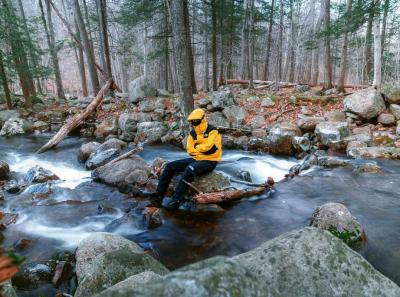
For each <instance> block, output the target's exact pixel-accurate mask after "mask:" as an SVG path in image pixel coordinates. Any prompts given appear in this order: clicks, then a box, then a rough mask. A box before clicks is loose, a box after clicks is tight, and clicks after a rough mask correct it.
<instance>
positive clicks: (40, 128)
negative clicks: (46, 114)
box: [32, 121, 49, 132]
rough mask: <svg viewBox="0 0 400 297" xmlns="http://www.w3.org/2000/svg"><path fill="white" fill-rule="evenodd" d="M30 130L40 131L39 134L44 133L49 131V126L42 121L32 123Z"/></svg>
mask: <svg viewBox="0 0 400 297" xmlns="http://www.w3.org/2000/svg"><path fill="white" fill-rule="evenodd" d="M32 129H33V130H37V131H40V132H44V131H47V130H49V124H48V123H46V122H43V121H36V122H34V123H33V125H32Z"/></svg>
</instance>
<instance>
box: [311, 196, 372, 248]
mask: <svg viewBox="0 0 400 297" xmlns="http://www.w3.org/2000/svg"><path fill="white" fill-rule="evenodd" d="M310 226H312V227H316V228H320V229H324V230H328V231H329V232H331V233H332V234H333V235H335V236H336V237H338V238H339V239H341V240H343V241H344V242H345V243H346V244H347V245H349V246H350V247H360V246H361V245H362V243H363V242H364V241H365V233H364V231H363V229H362V227H361V225H360V223H359V222H358V221H357V219H356V218H355V217H353V216H352V215H351V213H350V211H349V210H348V209H347V207H346V206H344V205H343V204H341V203H334V202H329V203H325V204H323V205H322V206H320V207H318V208H317V209H316V210H315V211H314V213H313V214H312V216H311V221H310Z"/></svg>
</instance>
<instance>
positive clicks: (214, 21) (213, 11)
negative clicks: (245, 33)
mask: <svg viewBox="0 0 400 297" xmlns="http://www.w3.org/2000/svg"><path fill="white" fill-rule="evenodd" d="M216 1H217V0H211V23H212V33H211V56H212V82H213V91H216V90H217V89H218V85H217V75H218V74H217V3H216Z"/></svg>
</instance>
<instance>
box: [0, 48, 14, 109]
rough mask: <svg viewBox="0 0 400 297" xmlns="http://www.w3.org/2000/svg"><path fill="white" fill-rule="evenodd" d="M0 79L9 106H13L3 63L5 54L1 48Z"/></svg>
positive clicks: (9, 107)
mask: <svg viewBox="0 0 400 297" xmlns="http://www.w3.org/2000/svg"><path fill="white" fill-rule="evenodd" d="M0 79H1V84H2V87H3V92H4V95H5V97H6V103H7V108H8V109H11V108H12V103H11V94H10V89H9V88H8V81H7V74H6V70H5V67H4V63H3V54H2V52H1V50H0Z"/></svg>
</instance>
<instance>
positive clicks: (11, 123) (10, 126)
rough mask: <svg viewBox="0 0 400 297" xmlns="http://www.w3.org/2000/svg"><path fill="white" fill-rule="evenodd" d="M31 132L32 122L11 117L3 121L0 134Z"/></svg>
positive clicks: (10, 134) (9, 134)
mask: <svg viewBox="0 0 400 297" xmlns="http://www.w3.org/2000/svg"><path fill="white" fill-rule="evenodd" d="M30 132H32V124H31V123H30V122H28V121H27V120H24V119H21V118H11V119H9V120H7V122H5V123H4V125H3V127H2V128H1V131H0V136H12V135H18V134H25V133H30Z"/></svg>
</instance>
